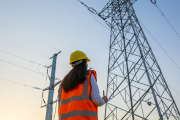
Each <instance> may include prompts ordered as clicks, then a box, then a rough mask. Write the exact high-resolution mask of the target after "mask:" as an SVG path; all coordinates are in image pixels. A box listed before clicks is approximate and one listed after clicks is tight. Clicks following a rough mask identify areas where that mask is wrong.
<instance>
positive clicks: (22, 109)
mask: <svg viewBox="0 0 180 120" xmlns="http://www.w3.org/2000/svg"><path fill="white" fill-rule="evenodd" d="M0 102H3V103H5V104H8V105H10V106H13V107H15V108H18V109H21V110H23V111H26V112H28V113H32V114H35V115H38V114H36V113H33V112H31V111H28V110H27V109H22V108H20V107H17V106H14V105H11V104H9V103H6V102H4V101H1V100H0ZM38 116H41V115H38ZM41 117H43V116H41Z"/></svg>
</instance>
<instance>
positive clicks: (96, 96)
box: [91, 74, 105, 107]
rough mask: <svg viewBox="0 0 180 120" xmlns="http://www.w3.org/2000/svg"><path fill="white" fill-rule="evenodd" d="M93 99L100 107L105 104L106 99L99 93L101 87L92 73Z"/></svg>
mask: <svg viewBox="0 0 180 120" xmlns="http://www.w3.org/2000/svg"><path fill="white" fill-rule="evenodd" d="M91 99H92V102H93V103H94V104H95V105H96V106H98V107H99V106H102V105H104V104H105V102H104V100H103V99H102V98H101V96H100V95H99V88H98V85H97V83H96V80H95V77H94V75H93V74H91Z"/></svg>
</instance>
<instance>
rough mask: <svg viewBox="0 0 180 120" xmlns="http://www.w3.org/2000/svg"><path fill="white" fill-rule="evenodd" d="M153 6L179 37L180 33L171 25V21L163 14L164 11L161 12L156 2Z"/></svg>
mask: <svg viewBox="0 0 180 120" xmlns="http://www.w3.org/2000/svg"><path fill="white" fill-rule="evenodd" d="M154 6H155V7H156V8H157V9H158V10H159V12H160V13H161V14H162V16H163V17H164V18H165V20H166V22H167V23H168V24H169V25H170V27H171V28H172V29H173V31H174V33H175V34H176V35H177V36H178V38H179V39H180V35H179V34H178V32H177V31H176V29H175V28H174V27H173V25H172V24H171V22H170V21H169V20H168V19H167V17H166V16H165V15H164V13H163V12H162V10H161V9H160V8H159V7H158V5H157V4H154Z"/></svg>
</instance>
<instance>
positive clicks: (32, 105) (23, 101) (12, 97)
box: [1, 93, 39, 108]
mask: <svg viewBox="0 0 180 120" xmlns="http://www.w3.org/2000/svg"><path fill="white" fill-rule="evenodd" d="M1 94H3V93H1ZM3 95H5V96H8V95H6V94H3ZM8 97H10V98H13V99H15V100H18V99H16V98H14V97H11V96H8ZM18 101H20V102H23V103H25V104H27V105H30V106H33V107H36V106H34V105H32V104H29V103H26V102H24V101H21V100H18ZM36 108H39V107H36Z"/></svg>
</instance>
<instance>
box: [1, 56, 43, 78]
mask: <svg viewBox="0 0 180 120" xmlns="http://www.w3.org/2000/svg"><path fill="white" fill-rule="evenodd" d="M0 61H3V62H6V63H8V64H11V65H14V66H17V67H20V68H23V69H26V70H29V71H31V72H34V73H38V74H41V73H39V72H36V71H34V70H31V69H28V68H25V67H22V66H19V65H16V64H14V63H10V62H8V61H5V60H2V59H0ZM41 75H43V76H45V75H44V74H41Z"/></svg>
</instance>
